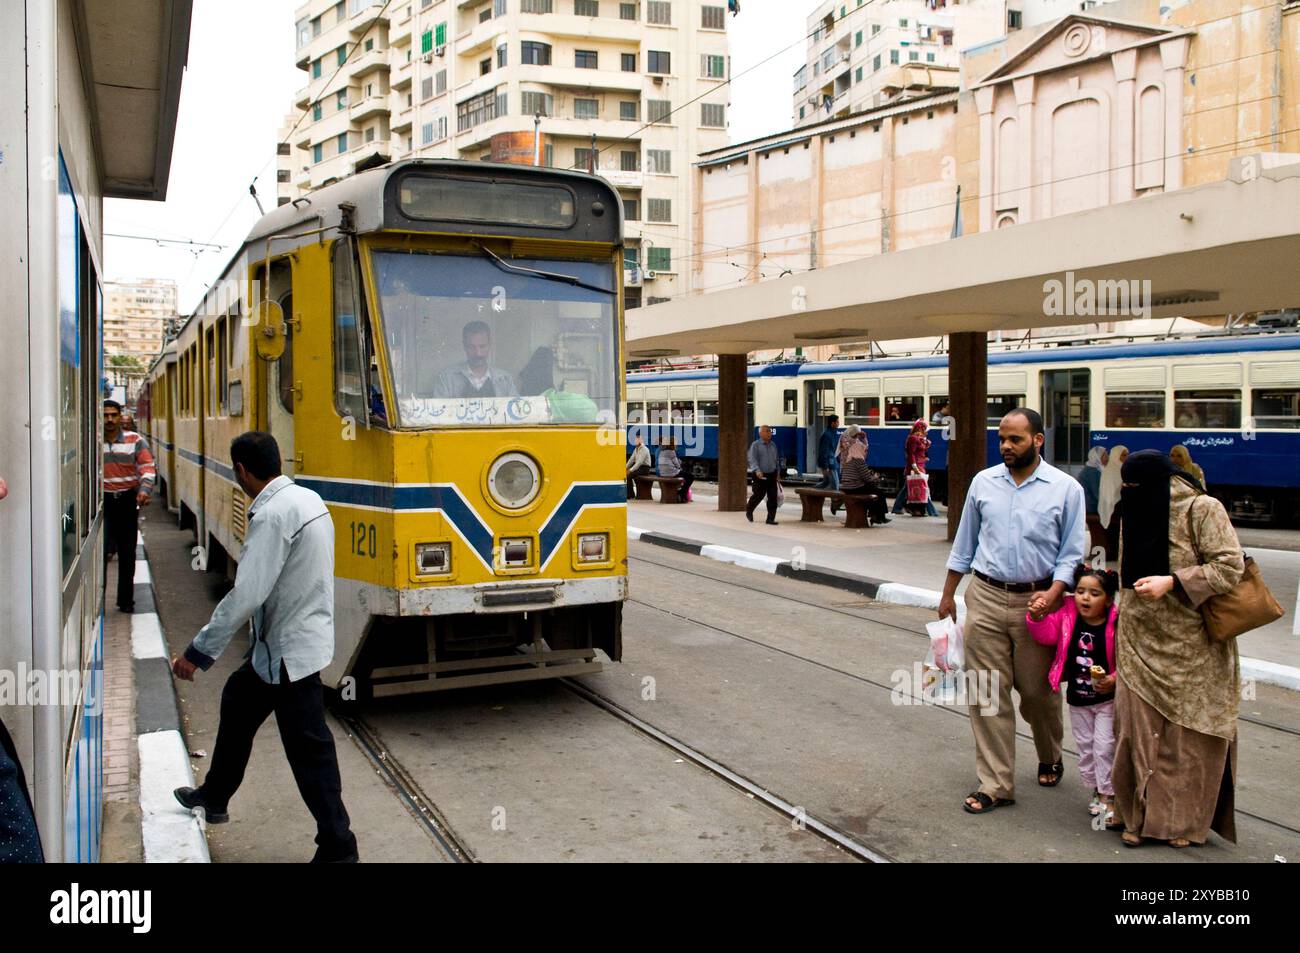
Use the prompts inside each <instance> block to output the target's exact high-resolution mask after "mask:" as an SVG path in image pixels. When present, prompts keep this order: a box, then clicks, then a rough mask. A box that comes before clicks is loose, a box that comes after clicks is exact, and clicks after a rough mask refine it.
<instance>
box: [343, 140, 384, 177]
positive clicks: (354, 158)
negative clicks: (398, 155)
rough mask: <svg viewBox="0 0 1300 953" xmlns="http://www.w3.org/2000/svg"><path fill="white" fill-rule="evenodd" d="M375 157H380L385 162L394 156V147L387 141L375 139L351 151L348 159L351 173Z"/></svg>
mask: <svg viewBox="0 0 1300 953" xmlns="http://www.w3.org/2000/svg"><path fill="white" fill-rule="evenodd" d="M375 156H380V157H381V158H383V160H384V161H385V162H387V161H388V159H389V158H390V157H391V156H392V147H391V144H390V143H389V141H388V140H387V139H373V140H371V141H370V142H363V143H362V144H361V145H359V146H357V147H356V148H355V149H352V150H349V152H348V154H347V157H348V161H349V162H350V163H351V171H352V172H355V171H356V169H357V166H358V165H361V164H362V163H364V162H365V161H366V160H368V159H372V158H374V157H375Z"/></svg>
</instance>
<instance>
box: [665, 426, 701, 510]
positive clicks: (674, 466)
mask: <svg viewBox="0 0 1300 953" xmlns="http://www.w3.org/2000/svg"><path fill="white" fill-rule="evenodd" d="M658 463H659V475H660V476H661V477H678V478H680V479H681V481H682V485H681V486H680V487H678V489H677V499H678V500H679V501H681V502H682V503H685V502H687V501H688V500H689V499H690V495H689V492H688V491H689V490H690V488H691V484H692V483H694V482H695V477H694V476H692V475H691V474H690V472H689V471H687V470H685V469H684V468H683V467H682V461H681V460H680V459H679V458H678V456H677V440H676V438H674V437H664V439H663V440H662V441H661V442H660V444H659V460H658ZM659 492H660V493H667V492H669V489H668V486H667V485H666V484H660V486H659Z"/></svg>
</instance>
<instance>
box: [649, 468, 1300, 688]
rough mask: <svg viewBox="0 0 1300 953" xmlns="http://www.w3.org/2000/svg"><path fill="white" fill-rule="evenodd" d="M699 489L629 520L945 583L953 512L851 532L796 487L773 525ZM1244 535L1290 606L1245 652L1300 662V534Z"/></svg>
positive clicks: (913, 580)
mask: <svg viewBox="0 0 1300 953" xmlns="http://www.w3.org/2000/svg"><path fill="white" fill-rule="evenodd" d="M696 486H697V487H699V489H698V490H697V491H695V502H694V503H689V504H686V505H683V506H664V505H662V504H660V503H657V502H656V503H650V502H644V501H633V502H631V503H629V504H628V524H629V525H631V526H636V527H639V528H641V529H647V530H654V531H656V532H663V533H670V534H673V535H677V536H683V537H686V538H688V539H694V540H700V541H703V542H707V543H715V544H718V545H721V546H730V547H732V548H735V549H743V550H746V551H748V552H756V553H761V554H763V555H768V556H776V557H779V558H781V559H791V558H794V557H795V556H802V557H803V558H804V559H805V560H806V561H807V563H808V564H809V565H812V566H825V567H829V568H832V569H839V570H841V571H843V572H850V573H856V574H859V575H863V576H869V577H871V578H873V579H881V580H886V581H889V582H901V583H906V584H907V585H910V586H919V587H922V588H925V589H942V588H943V581H944V576H945V575H946V569H945V564H946V562H947V559H948V552H949V547H950V544H949V543H948V541H947V525H948V524H947V517H946V516H945V515H941V516H940V518H938V519H934V518H933V517H922V518H914V517H911V516H907V515H901V516H894V517H893V518H892V522H890V523H889V524H888V525H887V526H873V527H871V528H870V529H846V528H845V527H844V518H843V516H842V515H841V516H839V517H836V518H834V519H831V518H830V517H829V514H828V515H827V519H826V522H824V523H800V522H799V514H800V507H799V499H798V497H797V496H795V494H794V493H793V492H791V493H789V495H788V497H787V501H786V504H785V506H784V507H782V510H781V512H780V514H779V516H778V521H779V524H780V525H778V526H767V525H765V524H764V523H763V522H762V520H761V519H757V520H756V521H755V522H754V523H750V522H748V521H746V519H745V514H744V513H720V512H718V510H717V509H716V505H717V503H716V497H715V496H714V495H713V494H714V488H713V487H712V486H710V485H707V484H705V485H701V484H696ZM940 513H941V514H942V513H943V509H942V507H940ZM760 515H761V514H760ZM1238 535H1239V536H1240V538H1241V541H1242V545H1243V546H1245V547H1246V551H1247V552H1249V553H1250V554H1251V555H1252V556H1253V557H1254V558H1255V559H1256V561H1257V562H1258V563H1259V567H1260V571H1261V572H1262V573H1263V575H1264V581H1265V582H1266V583H1267V584H1268V586H1269V588H1270V589H1271V590H1272V592H1273V594H1274V595H1275V596H1276V597H1277V600H1278V602H1280V603H1281V604H1282V607H1283V608H1284V609H1286V615H1285V616H1284V617H1283V618H1281V619H1279V620H1278V621H1277V622H1274V623H1273V624H1272V625H1270V626H1266V627H1265V628H1262V629H1258V630H1256V631H1254V632H1248V633H1247V634H1245V635H1243V636H1241V638H1240V639H1239V640H1238V645H1239V646H1240V649H1241V654H1242V655H1247V656H1251V657H1254V658H1260V659H1265V660H1266V661H1269V662H1276V663H1278V664H1281V665H1291V666H1300V637H1297V636H1296V635H1295V634H1294V628H1295V615H1296V605H1297V601H1298V595H1297V594H1298V593H1300V531H1296V530H1268V529H1255V528H1243V529H1241V530H1239V533H1238ZM969 581H970V577H969V576H968V577H967V578H966V580H964V581H963V583H962V589H960V590H958V591H959V592H961V591H964V589H965V586H966V585H967V584H968V583H969Z"/></svg>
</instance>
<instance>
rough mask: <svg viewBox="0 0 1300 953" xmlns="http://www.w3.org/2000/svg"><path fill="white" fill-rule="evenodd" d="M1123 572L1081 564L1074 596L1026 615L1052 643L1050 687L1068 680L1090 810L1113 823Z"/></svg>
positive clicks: (1035, 632)
mask: <svg viewBox="0 0 1300 953" xmlns="http://www.w3.org/2000/svg"><path fill="white" fill-rule="evenodd" d="M1118 590H1119V575H1118V574H1117V573H1114V572H1110V571H1108V570H1105V569H1092V568H1090V567H1088V566H1080V567H1079V568H1078V569H1076V570H1075V573H1074V596H1073V597H1071V596H1068V595H1067V596H1066V597H1065V600H1064V602H1063V603H1062V604H1061V607H1060V608H1059V609H1057V610H1056V611H1055V612H1052V613H1051V614H1049V615H1045V616H1042V617H1039V618H1035V617H1034V614H1033V613H1032V612H1031V613H1029V614H1028V615H1027V616H1026V618H1025V623H1026V625H1027V626H1028V628H1029V634H1030V635H1031V636H1033V638H1034V640H1035V641H1036V642H1038V643H1039V644H1040V645H1047V646H1053V647H1055V649H1056V658H1055V660H1054V661H1053V662H1052V667H1051V669H1050V670H1049V671H1048V673H1047V683H1048V684H1049V685H1051V686H1052V691H1054V692H1055V691H1060V689H1061V685H1062V683H1064V685H1065V700H1066V701H1067V702H1068V703H1069V705H1070V727H1071V728H1072V729H1073V731H1074V740H1075V741H1076V742H1077V743H1078V745H1079V771H1080V772H1081V773H1082V774H1083V780H1084V781H1085V782H1086V783H1088V784H1091V785H1092V803H1091V804H1090V805H1089V808H1088V811H1089V813H1090V814H1092V815H1093V816H1094V817H1095V816H1097V815H1098V814H1101V813H1102V812H1105V814H1106V826H1107V827H1112V826H1115V821H1114V818H1115V812H1114V801H1115V788H1114V786H1113V784H1112V783H1111V777H1110V772H1111V767H1112V766H1113V765H1114V763H1115V620H1116V618H1117V612H1116V609H1115V593H1116V592H1117V591H1118Z"/></svg>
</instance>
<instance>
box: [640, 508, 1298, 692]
mask: <svg viewBox="0 0 1300 953" xmlns="http://www.w3.org/2000/svg"><path fill="white" fill-rule="evenodd" d="M627 535H628V539H630V540H639V541H641V542H643V543H649V544H650V545H652V546H663V547H665V548H667V549H675V550H677V551H678V552H682V553H690V554H691V555H693V556H703V557H704V558H705V559H716V560H718V561H720V562H727V563H732V564H734V565H737V566H743V567H745V568H747V569H757V570H759V571H760V572H770V573H773V574H774V575H777V576H785V577H787V578H790V579H801V580H803V581H804V582H811V583H815V584H817V585H819V586H831V587H832V588H835V589H843V590H844V591H845V592H852V593H854V594H855V595H860V596H866V597H867V598H869V599H872V600H874V601H875V602H881V603H884V604H886V605H896V606H913V607H915V608H920V609H938V608H939V597H940V596H941V595H942V593H940V592H939V590H937V589H922V588H919V587H917V586H908V585H905V584H904V583H901V582H888V581H886V580H884V579H872V578H871V577H869V576H856V575H854V574H852V573H846V572H840V571H839V570H837V569H825V568H822V567H819V566H799V567H796V566H795V565H794V563H793V562H792V561H791V560H789V559H779V558H777V557H776V556H766V555H763V554H762V553H751V552H746V551H745V550H741V549H732V548H731V547H729V546H717V545H713V544H711V543H701V542H698V541H696V540H691V539H684V538H682V537H681V536H670V535H669V534H667V533H655V532H652V531H650V530H644V529H636V528H633V527H630V526H629V527H628V531H627ZM965 611H966V607H965V604H964V602H963V601H962V599H961V598H960V597H959V598H958V599H957V612H958V618H961V616H963V615H964V614H965ZM1241 677H1242V678H1253V679H1254V680H1255V681H1257V682H1261V683H1263V684H1265V685H1276V686H1278V687H1279V688H1287V689H1290V690H1291V691H1295V692H1300V668H1297V667H1295V666H1292V665H1280V664H1278V663H1277V662H1269V661H1267V660H1265V659H1257V658H1249V657H1247V656H1242V658H1241Z"/></svg>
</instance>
